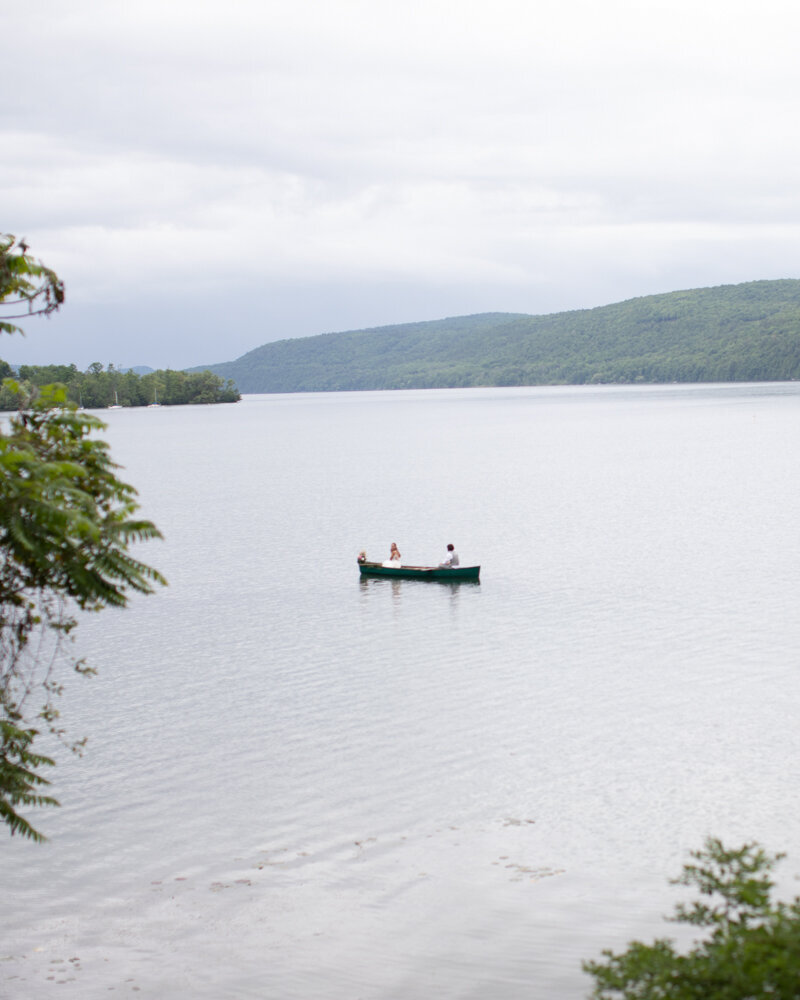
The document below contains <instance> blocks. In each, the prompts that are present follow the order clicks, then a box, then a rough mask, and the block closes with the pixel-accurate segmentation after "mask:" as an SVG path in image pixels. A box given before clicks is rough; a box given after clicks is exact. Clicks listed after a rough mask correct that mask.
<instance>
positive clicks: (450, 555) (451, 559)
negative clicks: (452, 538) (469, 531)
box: [439, 543, 459, 566]
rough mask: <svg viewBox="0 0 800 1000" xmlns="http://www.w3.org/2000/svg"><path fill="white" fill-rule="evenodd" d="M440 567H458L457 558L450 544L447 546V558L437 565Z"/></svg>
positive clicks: (453, 547)
mask: <svg viewBox="0 0 800 1000" xmlns="http://www.w3.org/2000/svg"><path fill="white" fill-rule="evenodd" d="M439 565H440V566H458V565H459V562H458V556H457V555H456V550H455V546H454V545H453V544H452V543H451V544H450V545H448V546H447V558H446V559H445V561H444V562H441V563H439Z"/></svg>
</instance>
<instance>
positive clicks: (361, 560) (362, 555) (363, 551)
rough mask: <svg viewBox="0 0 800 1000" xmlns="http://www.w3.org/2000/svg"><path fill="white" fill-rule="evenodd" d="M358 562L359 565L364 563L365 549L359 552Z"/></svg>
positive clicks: (365, 557) (365, 559)
mask: <svg viewBox="0 0 800 1000" xmlns="http://www.w3.org/2000/svg"><path fill="white" fill-rule="evenodd" d="M358 561H359V562H360V563H365V562H366V561H367V553H366V550H365V549H362V550H361V551H360V552H359V553H358Z"/></svg>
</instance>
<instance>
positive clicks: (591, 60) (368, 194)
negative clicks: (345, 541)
mask: <svg viewBox="0 0 800 1000" xmlns="http://www.w3.org/2000/svg"><path fill="white" fill-rule="evenodd" d="M4 21H5V34H6V37H8V38H11V39H13V41H14V44H13V45H9V46H8V47H7V62H6V78H7V79H14V80H15V81H19V82H20V84H21V86H20V87H19V88H15V98H14V100H13V101H11V102H6V104H5V105H4V108H3V110H2V112H0V130H1V132H0V140H2V143H3V150H4V155H3V157H2V161H0V191H2V204H3V209H4V211H3V213H2V214H1V215H0V228H2V229H3V230H7V231H11V232H17V233H18V234H19V235H23V234H24V235H26V236H27V237H28V239H29V241H31V243H32V245H33V247H34V250H35V251H36V253H37V254H38V255H40V256H41V257H42V258H44V259H46V260H47V262H48V263H49V264H51V265H52V266H54V267H56V269H57V270H58V271H59V273H60V274H62V276H63V277H64V278H65V280H66V282H67V292H68V304H67V306H66V307H65V310H64V312H63V313H62V314H61V315H59V316H58V317H57V318H55V319H54V320H53V321H52V323H50V324H47V326H48V333H47V334H40V333H36V334H35V335H34V333H33V331H31V336H30V337H29V338H27V340H26V341H25V342H24V345H23V346H20V347H19V350H20V351H22V352H23V353H24V352H29V353H30V352H35V351H38V350H52V351H57V356H55V355H53V356H52V357H50V358H49V360H76V361H77V362H78V363H84V362H85V363H88V361H85V359H86V357H88V358H89V360H96V359H97V357H98V355H97V354H95V355H92V354H91V353H89V354H86V353H85V352H91V351H92V349H93V347H95V346H96V348H97V349H98V352H99V350H100V349H101V348H103V349H105V347H106V346H107V345H108V344H109V339H110V341H111V342H112V343H113V344H114V353H115V354H116V360H118V361H119V362H121V363H137V362H145V363H151V364H162V363H173V364H186V365H189V364H193V363H200V362H201V361H204V360H222V359H223V358H224V357H225V354H226V352H229V353H230V356H231V357H233V356H236V354H237V353H242V352H243V351H244V350H247V349H249V348H251V347H254V346H257V344H259V343H262V342H264V341H265V340H267V339H273V338H274V337H275V336H293V335H305V334H307V333H315V332H321V331H323V330H335V329H347V328H348V327H350V326H368V325H375V324H380V323H393V322H401V321H405V320H414V319H428V318H431V319H432V318H437V317H438V316H442V315H454V314H458V313H465V312H471V311H482V310H484V309H487V310H488V309H492V310H494V309H509V310H520V311H528V312H537V311H553V310H558V309H569V308H578V307H585V306H590V305H595V304H600V303H601V302H610V301H615V300H616V299H618V298H626V297H631V296H633V295H637V294H648V293H650V292H657V291H668V290H670V289H672V288H676V287H697V286H700V285H705V284H719V283H724V282H733V281H741V280H748V279H754V278H765V277H785V276H789V275H792V274H795V273H797V270H798V264H799V263H800V260H799V254H798V243H797V235H798V234H797V226H798V224H800V214H799V213H800V199H799V198H798V194H797V186H796V179H795V178H796V174H797V167H798V160H799V159H800V138H799V137H798V135H797V134H796V130H795V128H794V121H795V120H796V117H797V107H796V104H797V97H796V95H797V94H798V92H799V91H798V83H800V79H798V77H800V68H798V62H797V59H796V56H795V52H794V47H795V45H794V39H795V38H796V35H797V28H798V26H800V25H798V21H800V9H798V7H797V5H796V4H795V3H794V2H789V0H785V2H784V0H767V2H766V3H764V4H763V5H762V6H761V7H760V8H759V11H758V14H757V16H755V15H754V14H753V11H752V8H751V7H750V6H749V5H742V4H736V3H726V4H724V5H723V4H722V3H721V2H719V0H710V2H708V3H706V4H704V5H700V6H699V7H698V6H696V5H694V4H693V3H692V4H690V3H688V0H677V2H675V3H670V4H665V3H653V4H646V5H643V4H641V3H633V2H629V0H611V2H610V3H608V4H606V5H603V6H598V5H597V4H595V3H588V2H584V0H567V2H559V3H555V2H551V3H539V4H536V5H531V4H530V3H529V2H527V3H522V2H517V0H497V2H494V3H492V4H488V3H485V2H480V3H479V2H475V0H468V2H466V3H462V4H459V5H455V4H453V3H450V2H445V0H428V2H427V3H425V4H422V3H410V4H406V5H404V6H402V7H398V6H397V5H394V4H392V5H390V4H388V3H386V2H383V0H372V2H370V3H366V2H361V0H331V2H330V3H327V4H324V5H323V4H319V5H316V4H315V5H310V4H303V3H297V2H296V0H295V2H292V3H290V2H288V0H273V2H271V3H270V4H263V3H261V2H245V0H238V2H237V0H229V2H227V3H224V4H223V3H222V2H220V0H204V2H195V3H188V2H183V0H173V2H172V3H170V4H168V5H165V4H156V3H151V2H149V0H145V2H139V3H137V4H135V5H132V4H123V3H121V2H117V0H103V2H100V0H84V2H80V0H73V2H71V3H70V4H63V3H60V2H55V0H32V2H31V3H30V4H28V5H26V6H25V8H24V9H23V8H17V9H16V10H11V11H10V12H7V13H6V14H4ZM134 320H135V322H134ZM142 322H144V323H146V324H147V323H149V324H154V327H155V329H154V331H153V335H152V337H151V338H150V339H148V337H147V336H144V335H143V334H142V326H141V324H142ZM169 324H172V325H169ZM51 327H52V329H53V330H55V329H58V330H59V331H60V337H57V336H56V335H55V334H52V333H50V332H49V331H50V328H51ZM221 330H224V331H225V333H224V338H222V339H221V337H220V331H221ZM131 331H134V332H131ZM132 336H133V337H134V338H135V339H134V341H133V342H130V338H131V337H132ZM126 338H128V339H126ZM37 339H38V346H34V344H35V340H37ZM16 346H17V345H15V348H16ZM78 349H80V351H81V352H82V356H79V357H75V356H71V355H70V353H69V352H70V350H78ZM133 350H147V351H148V352H151V353H149V354H148V356H147V357H142V356H138V357H131V356H130V352H131V351H133ZM221 352H222V353H221ZM6 353H10V352H8V351H7V352H6ZM123 354H124V355H125V357H120V355H123ZM99 356H102V355H99ZM175 359H178V360H175ZM14 360H25V359H24V358H21V357H19V356H18V357H17V358H16V359H14Z"/></svg>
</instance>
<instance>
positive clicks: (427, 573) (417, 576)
mask: <svg viewBox="0 0 800 1000" xmlns="http://www.w3.org/2000/svg"><path fill="white" fill-rule="evenodd" d="M358 568H359V570H360V571H361V575H362V576H391V577H394V578H395V579H403V580H477V579H478V578H479V576H480V572H481V568H480V566H452V567H450V566H384V565H383V563H375V562H362V563H359V564H358Z"/></svg>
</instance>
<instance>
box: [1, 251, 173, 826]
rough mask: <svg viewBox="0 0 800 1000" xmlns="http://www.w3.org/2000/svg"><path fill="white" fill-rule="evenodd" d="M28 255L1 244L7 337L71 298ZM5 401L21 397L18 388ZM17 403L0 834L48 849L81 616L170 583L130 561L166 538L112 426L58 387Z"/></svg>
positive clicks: (12, 429) (9, 430) (8, 529)
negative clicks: (52, 788)
mask: <svg viewBox="0 0 800 1000" xmlns="http://www.w3.org/2000/svg"><path fill="white" fill-rule="evenodd" d="M26 251H27V247H26V246H25V244H24V243H17V242H16V241H15V240H14V239H13V237H3V236H0V312H1V314H2V316H3V317H4V319H3V322H0V329H2V330H4V331H6V332H14V331H17V330H18V328H17V327H15V326H13V324H11V323H9V322H8V320H9V319H14V318H19V316H21V315H36V314H41V313H45V314H47V313H49V312H52V311H53V310H54V309H57V308H58V306H59V305H60V304H61V302H62V301H63V297H64V293H63V285H62V284H61V282H60V281H59V279H58V278H57V276H56V275H55V274H54V272H52V271H49V269H47V268H45V267H44V265H42V264H40V263H39V262H37V261H34V260H33V259H32V258H30V257H28V256H27V253H26ZM7 307H10V308H7ZM3 309H4V310H5V311H2V310H3ZM15 309H17V310H18V309H23V312H22V313H19V314H16V313H14V312H13V310H15ZM5 389H6V391H8V392H10V393H12V394H20V392H21V390H20V388H19V386H15V385H14V384H13V382H11V381H10V380H7V381H6V383H5ZM20 398H21V399H22V400H23V403H22V404H20V403H19V402H18V404H17V405H18V406H19V411H18V412H17V413H16V414H15V415H14V416H13V417H11V418H10V419H9V420H8V421H7V422H5V423H4V425H3V427H2V429H0V822H3V823H5V824H6V825H7V826H8V828H9V830H10V832H11V834H12V835H13V834H15V833H18V834H20V835H22V836H24V837H29V838H31V839H33V840H43V839H44V838H43V836H42V834H41V833H40V832H39V831H38V830H36V829H35V828H34V827H33V826H32V824H31V823H30V821H29V820H28V819H27V818H26V816H25V815H23V812H22V811H21V810H29V809H30V808H32V807H37V806H45V805H56V804H57V803H56V800H55V799H54V798H52V797H51V796H49V795H47V794H45V793H44V790H45V789H46V786H47V785H48V783H49V782H48V780H47V778H45V777H44V775H43V774H42V773H41V772H42V769H43V768H45V767H52V766H53V764H54V761H53V759H52V758H51V757H48V756H45V755H43V754H41V753H38V752H37V751H36V750H35V749H34V744H35V742H36V739H37V737H39V736H40V735H41V732H42V730H45V731H49V733H50V734H52V735H53V736H55V737H57V738H59V739H60V740H62V742H65V743H67V745H70V744H69V743H68V741H67V740H66V736H65V733H64V730H63V729H61V728H60V726H59V721H58V719H59V715H58V709H57V707H56V700H57V698H58V696H59V694H60V693H61V681H60V677H61V676H62V675H61V673H60V668H62V667H63V666H64V665H65V663H64V661H65V660H66V661H67V665H68V666H69V667H71V668H72V669H73V670H74V671H77V672H78V673H79V674H88V673H91V672H92V671H91V669H90V668H89V667H87V666H86V664H85V663H84V662H83V661H82V660H76V659H75V658H74V657H69V656H68V655H67V651H68V644H69V642H70V640H71V638H72V636H73V632H74V629H75V627H76V625H77V615H78V613H80V612H92V611H100V610H102V609H103V608H108V607H124V606H125V604H126V603H127V601H128V596H129V594H130V593H131V592H139V593H143V594H148V593H152V591H153V589H154V587H155V586H156V584H159V583H164V582H165V581H164V580H163V578H162V577H161V575H160V574H159V573H158V572H157V571H156V570H154V569H152V568H151V567H149V566H147V565H145V564H144V563H142V562H139V560H137V559H135V558H133V556H132V555H131V554H130V551H129V549H130V546H131V545H132V544H134V543H135V542H138V541H142V540H145V539H150V538H157V537H160V533H159V531H158V529H157V528H156V527H155V526H154V525H153V524H152V523H151V522H150V521H146V520H142V519H140V518H138V517H137V516H136V512H137V510H138V504H137V502H136V491H135V489H134V488H133V487H132V486H129V485H128V484H127V483H124V482H122V481H121V480H120V479H118V478H117V476H116V470H117V468H118V467H117V466H116V465H115V463H114V462H113V461H112V460H111V457H110V454H109V449H108V445H107V444H106V443H105V441H103V440H101V439H100V438H99V437H98V436H97V432H99V431H101V430H103V428H104V427H105V424H103V423H102V422H101V421H100V420H98V419H97V418H96V417H94V416H91V415H90V414H87V413H84V412H79V411H77V409H76V408H75V406H74V405H71V404H69V403H68V402H67V399H66V394H65V391H64V389H63V388H59V387H57V386H43V387H42V388H41V389H40V390H39V392H38V395H37V398H36V399H34V400H31V399H28V398H27V397H25V396H22V395H20ZM82 742H83V741H78V742H75V743H72V744H71V748H72V749H73V750H76V751H79V750H80V748H81V746H82Z"/></svg>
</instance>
